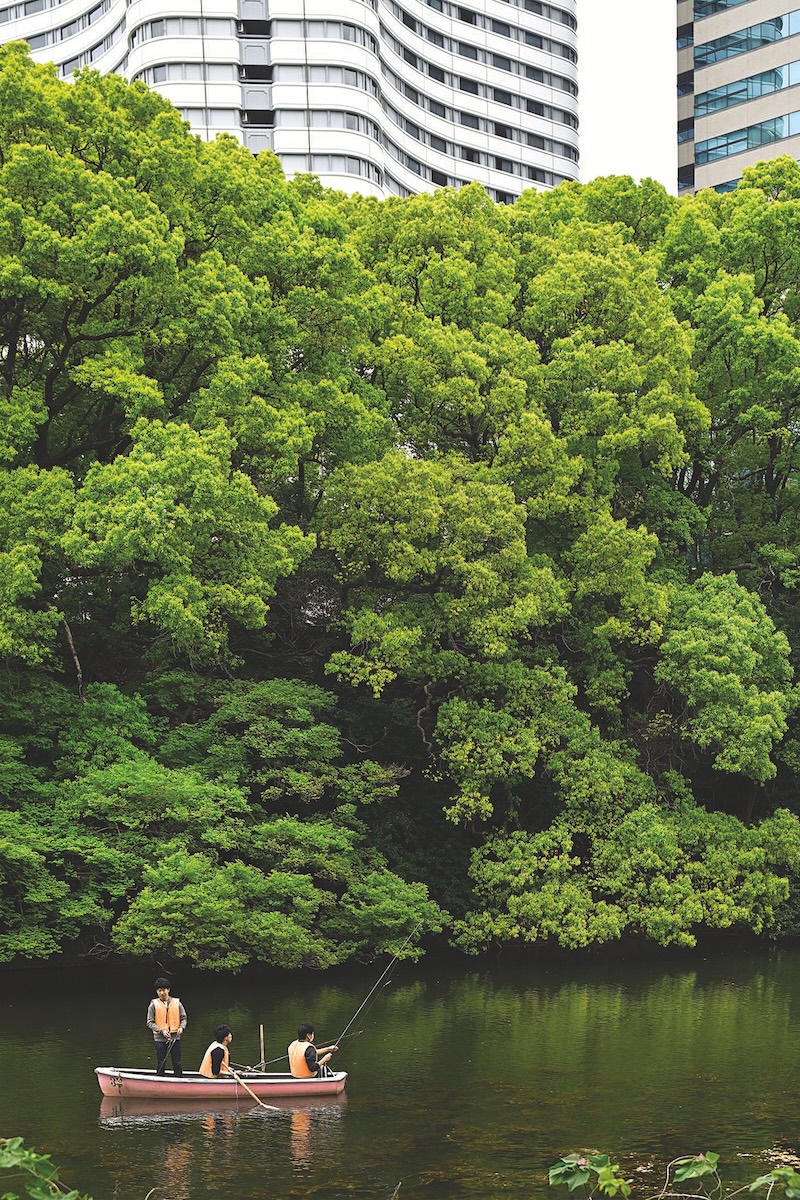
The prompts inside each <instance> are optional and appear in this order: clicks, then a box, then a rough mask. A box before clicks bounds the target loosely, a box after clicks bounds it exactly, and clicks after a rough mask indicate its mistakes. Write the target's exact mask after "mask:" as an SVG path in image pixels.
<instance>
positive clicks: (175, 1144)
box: [0, 948, 800, 1200]
mask: <svg viewBox="0 0 800 1200" xmlns="http://www.w3.org/2000/svg"><path fill="white" fill-rule="evenodd" d="M384 965H385V962H379V963H376V964H375V965H374V966H373V967H372V968H369V969H367V968H363V969H362V968H359V969H357V970H353V971H350V972H347V973H340V974H338V975H336V976H331V975H326V974H319V973H313V972H309V973H307V974H303V975H291V976H286V977H278V978H277V979H272V980H271V981H270V982H268V983H253V982H241V981H239V980H238V979H237V978H236V977H233V976H225V977H220V978H216V977H212V978H210V979H209V977H208V976H205V975H204V976H195V975H191V974H189V973H188V972H187V973H185V974H184V975H183V976H182V977H179V978H176V979H175V983H174V992H175V993H176V994H179V995H180V996H181V998H182V999H183V1001H184V1003H185V1005H186V1008H187V1011H188V1014H189V1026H188V1029H187V1031H186V1035H185V1039H184V1066H185V1067H189V1068H192V1069H194V1068H196V1066H197V1065H198V1064H199V1062H200V1058H201V1056H202V1053H203V1051H204V1049H205V1047H206V1046H207V1044H208V1043H209V1041H210V1040H211V1036H212V1032H213V1029H214V1026H215V1025H217V1024H218V1023H219V1022H221V1021H225V1022H227V1023H228V1024H229V1025H230V1026H231V1027H232V1029H233V1030H234V1042H233V1045H232V1047H231V1050H232V1057H233V1058H234V1060H235V1061H236V1062H239V1063H243V1064H248V1063H254V1062H256V1061H257V1060H258V1059H259V1056H260V1052H259V1041H258V1037H259V1034H258V1030H259V1025H260V1024H263V1025H264V1030H265V1042H266V1058H267V1059H272V1058H278V1057H279V1056H281V1055H283V1054H285V1050H286V1046H287V1044H288V1042H289V1041H290V1040H291V1038H292V1037H293V1036H294V1027H296V1025H297V1023H298V1021H301V1020H310V1021H312V1022H314V1023H315V1024H316V1028H317V1032H318V1035H319V1036H318V1039H317V1040H318V1043H320V1044H323V1045H324V1044H326V1042H328V1041H332V1040H334V1039H335V1038H336V1037H337V1036H338V1034H339V1033H340V1032H341V1031H342V1029H344V1027H345V1026H346V1025H347V1023H348V1021H349V1020H350V1018H351V1017H352V1015H353V1013H354V1012H355V1011H356V1009H357V1008H358V1006H359V1005H360V1004H361V1002H362V1001H363V1000H364V997H365V996H366V995H367V993H368V992H369V990H370V988H371V987H372V985H373V984H374V982H375V980H376V979H377V978H378V976H379V975H380V972H381V970H382V969H383V967H384ZM151 984H152V979H151V978H150V975H149V974H144V973H143V974H142V977H141V980H140V981H139V982H138V983H134V984H132V983H131V979H130V977H126V979H125V981H124V982H123V981H122V980H119V979H116V980H115V977H114V975H113V972H112V971H110V970H109V971H108V972H107V973H102V972H101V973H97V972H94V973H93V974H92V978H91V980H90V979H88V978H82V977H78V978H77V979H75V978H70V979H65V977H64V976H63V975H58V974H55V973H53V972H50V971H46V970H43V971H38V972H33V971H31V972H22V973H19V974H14V973H11V974H9V973H6V974H5V975H3V976H2V977H0V986H1V987H2V1000H0V1011H2V1014H3V1018H4V1021H3V1024H4V1034H5V1036H4V1037H3V1038H2V1041H0V1079H1V1080H2V1085H1V1086H0V1134H2V1135H3V1136H6V1137H10V1136H13V1135H17V1134H20V1135H22V1136H24V1138H25V1139H26V1142H28V1144H30V1145H31V1146H35V1147H37V1148H39V1149H41V1150H44V1151H46V1152H47V1153H49V1154H50V1155H51V1156H52V1158H53V1161H54V1163H55V1164H56V1165H57V1166H58V1167H59V1169H60V1171H61V1177H62V1180H63V1181H64V1183H65V1184H66V1185H67V1186H68V1187H70V1188H72V1187H74V1188H78V1189H79V1190H80V1191H85V1192H88V1193H89V1194H90V1195H92V1196H94V1197H95V1200H146V1197H148V1195H150V1198H151V1200H221V1198H225V1200H251V1198H252V1200H256V1198H258V1200H272V1198H275V1200H277V1198H280V1200H294V1198H303V1200H334V1198H336V1200H340V1198H341V1200H345V1198H346V1200H389V1198H390V1197H391V1196H392V1194H393V1192H394V1191H395V1189H396V1187H397V1185H398V1183H400V1184H401V1189H400V1191H399V1193H398V1195H399V1196H401V1197H402V1200H417V1198H418V1200H423V1198H424V1200H461V1198H465V1200H466V1198H470V1200H471V1198H482V1200H491V1198H492V1197H511V1198H513V1200H544V1197H545V1196H548V1195H549V1196H550V1197H552V1198H553V1200H558V1197H559V1196H560V1197H561V1200H567V1196H568V1193H567V1192H566V1190H565V1189H563V1188H562V1189H551V1188H549V1187H548V1184H547V1168H548V1167H549V1166H550V1165H551V1164H552V1163H553V1162H554V1161H555V1160H556V1159H557V1158H559V1157H560V1156H561V1155H562V1154H566V1153H569V1152H570V1151H573V1150H595V1151H607V1152H609V1153H611V1154H612V1155H613V1156H614V1158H615V1160H617V1161H619V1162H620V1163H621V1165H622V1166H623V1168H624V1169H625V1170H626V1172H628V1173H629V1174H630V1176H631V1178H633V1179H634V1180H635V1181H636V1182H637V1183H638V1184H639V1186H637V1187H636V1191H635V1195H638V1196H641V1197H645V1196H647V1195H649V1194H651V1193H652V1192H653V1191H657V1190H658V1186H659V1183H660V1180H661V1172H662V1169H663V1166H664V1164H665V1163H666V1162H667V1161H668V1160H669V1159H671V1158H673V1157H676V1156H678V1155H682V1154H693V1153H698V1152H703V1151H706V1150H713V1151H716V1152H717V1153H719V1154H720V1155H721V1156H722V1158H721V1172H722V1174H723V1176H724V1178H725V1179H726V1181H730V1182H731V1183H733V1182H734V1181H742V1182H743V1181H747V1180H750V1179H753V1178H755V1177H756V1176H757V1175H758V1174H761V1173H762V1172H763V1171H764V1170H768V1169H769V1167H770V1165H771V1164H776V1163H782V1162H795V1163H798V1161H800V949H796V948H792V949H773V950H771V951H764V952H763V953H755V954H754V953H752V952H751V953H747V954H745V953H741V954H739V953H729V954H716V955H713V956H709V957H707V958H704V957H702V956H701V955H699V954H698V955H697V956H696V957H686V958H682V959H679V960H674V959H673V960H667V961H665V960H659V959H657V958H656V959H654V958H648V959H646V960H642V961H616V962H603V963H601V962H595V961H592V962H586V961H582V962H579V963H577V962H576V963H574V964H567V965H564V964H560V965H548V966H542V965H529V966H519V965H509V964H507V963H503V962H502V960H501V961H500V962H499V963H493V964H491V965H486V964H481V965H478V966H476V965H474V964H470V963H457V964H453V963H452V962H447V963H446V964H440V965H437V964H436V963H435V962H433V961H431V960H430V958H429V959H428V960H426V961H423V962H422V963H420V964H416V965H414V964H398V965H397V966H396V967H395V969H394V971H393V972H392V974H391V976H389V982H388V983H387V985H386V986H381V987H380V988H379V989H378V991H377V992H376V993H375V996H374V998H373V1002H372V1003H371V1004H370V1006H369V1007H368V1008H367V1009H365V1011H364V1013H362V1015H361V1016H360V1017H359V1018H358V1020H357V1022H356V1024H355V1025H354V1026H353V1032H354V1033H356V1035H357V1036H355V1037H352V1038H348V1039H347V1040H346V1041H345V1042H344V1043H343V1046H342V1051H341V1053H340V1054H339V1055H338V1056H337V1059H336V1065H337V1067H340V1068H341V1069H343V1070H346V1071H348V1073H349V1078H348V1087H347V1092H346V1094H345V1095H344V1096H342V1097H341V1098H336V1099H333V1100H328V1101H326V1102H319V1103H317V1102H304V1103H303V1104H300V1103H295V1104H290V1103H289V1102H285V1107H284V1108H282V1110H281V1111H280V1112H278V1113H274V1112H266V1111H264V1110H263V1109H261V1108H258V1107H255V1106H254V1105H252V1103H249V1102H247V1101H246V1100H243V1102H242V1103H241V1104H240V1105H239V1106H238V1107H235V1106H234V1107H230V1106H226V1105H224V1104H217V1105H216V1106H215V1105H214V1104H211V1105H209V1107H208V1108H201V1109H198V1108H197V1106H196V1105H195V1106H193V1107H192V1108H191V1109H189V1110H188V1111H187V1108H188V1106H187V1105H183V1106H181V1105H180V1104H177V1105H173V1106H171V1107H169V1108H167V1107H165V1108H164V1110H163V1111H153V1110H152V1107H149V1108H148V1107H147V1106H146V1105H143V1104H141V1103H140V1104H139V1105H138V1106H137V1105H136V1104H135V1103H131V1102H129V1103H128V1104H127V1105H124V1104H120V1103H118V1102H117V1101H116V1100H103V1099H102V1097H101V1095H100V1091H99V1089H98V1086H97V1083H96V1080H95V1076H94V1067H95V1066H100V1065H104V1066H150V1065H152V1060H153V1044H152V1039H151V1038H150V1035H149V1033H148V1031H147V1030H146V1028H145V1026H144V1019H145V1012H146V1007H147V1002H148V1000H149V998H150V996H151V995H152V990H151ZM273 1069H276V1070H280V1069H284V1068H283V1067H282V1066H279V1065H277V1064H276V1066H275V1067H274V1068H273ZM653 1185H654V1186H653ZM9 1188H10V1189H11V1190H15V1189H14V1186H13V1184H12V1181H11V1180H6V1179H4V1178H2V1177H0V1193H2V1192H3V1191H6V1190H8V1189H9Z"/></svg>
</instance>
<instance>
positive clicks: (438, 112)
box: [428, 100, 447, 117]
mask: <svg viewBox="0 0 800 1200" xmlns="http://www.w3.org/2000/svg"><path fill="white" fill-rule="evenodd" d="M428 108H429V109H430V110H431V112H432V113H433V115H434V116H435V117H446V116H447V109H446V108H445V106H444V105H443V104H440V103H439V101H438V100H429V101H428Z"/></svg>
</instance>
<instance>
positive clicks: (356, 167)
mask: <svg viewBox="0 0 800 1200" xmlns="http://www.w3.org/2000/svg"><path fill="white" fill-rule="evenodd" d="M577 2H578V0H558V3H549V2H547V3H546V2H544V0H464V3H463V4H461V3H454V2H453V0H13V2H11V3H10V2H9V0H0V41H10V40H12V39H24V40H26V41H27V42H28V43H29V45H30V46H31V48H32V50H33V54H34V57H35V58H36V59H38V60H40V61H52V62H55V63H56V64H57V65H58V68H59V71H60V73H61V74H62V75H63V76H64V77H65V78H68V77H70V76H71V75H72V72H73V71H74V70H75V68H76V67H82V66H86V65H88V66H92V67H95V68H97V69H98V70H100V71H102V72H109V71H116V72H118V73H120V74H122V75H124V76H125V77H126V78H127V79H130V80H134V79H141V80H143V81H144V82H145V83H146V84H148V86H150V87H152V88H154V89H156V90H158V91H159V92H161V93H162V94H163V95H164V96H166V97H167V98H168V99H169V100H170V101H171V102H172V103H173V104H174V105H175V106H176V107H177V108H178V109H180V111H181V112H182V113H183V115H184V117H185V118H186V120H187V121H188V122H189V123H190V125H191V127H192V129H193V130H194V131H195V132H196V133H198V134H199V135H200V136H201V137H203V138H210V137H213V136H215V135H216V134H217V133H220V132H229V133H233V134H235V136H236V137H238V138H239V139H240V140H241V141H242V142H243V143H244V145H246V146H248V147H249V148H250V149H252V150H253V151H254V152H257V151H260V150H266V149H271V150H274V151H275V153H276V154H277V155H278V156H279V157H280V159H281V160H282V162H283V165H284V168H285V170H286V172H287V174H288V175H289V176H291V175H293V174H295V173H298V172H305V171H311V172H313V173H314V174H316V175H318V176H319V177H320V178H321V179H322V181H323V183H325V184H327V185H329V186H332V187H337V188H341V189H343V190H345V191H348V192H355V191H359V192H364V193H370V194H373V195H377V196H387V195H390V194H399V195H408V194H410V193H415V192H422V191H431V190H433V189H434V188H436V187H441V186H444V185H451V186H461V185H463V184H465V183H468V182H470V181H472V180H478V181H479V182H480V183H482V184H484V186H485V187H486V188H487V189H488V190H489V192H490V194H491V195H492V196H493V197H494V198H495V199H496V200H501V201H506V202H509V201H511V200H514V199H515V198H516V197H517V196H519V194H520V193H521V192H522V191H523V189H525V188H529V187H535V188H540V189H541V188H550V187H553V186H555V185H556V184H558V183H560V182H561V181H562V180H564V179H576V178H577V175H578V98H577V97H578V85H577V19H576V8H577Z"/></svg>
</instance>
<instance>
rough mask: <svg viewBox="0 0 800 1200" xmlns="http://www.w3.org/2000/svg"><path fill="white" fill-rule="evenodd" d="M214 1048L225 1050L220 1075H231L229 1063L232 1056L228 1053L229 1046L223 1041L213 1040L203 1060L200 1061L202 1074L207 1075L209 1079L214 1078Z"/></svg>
mask: <svg viewBox="0 0 800 1200" xmlns="http://www.w3.org/2000/svg"><path fill="white" fill-rule="evenodd" d="M212 1050H222V1052H223V1053H222V1062H221V1063H220V1067H219V1073H220V1075H230V1066H229V1063H230V1057H231V1056H230V1054H229V1053H228V1047H227V1046H223V1044H222V1042H212V1043H211V1045H210V1046H209V1047H208V1049H207V1050H206V1052H205V1054H204V1055H203V1061H202V1062H201V1063H200V1068H199V1070H200V1074H201V1075H205V1076H206V1078H207V1079H213V1078H214V1072H213V1071H212V1069H211V1051H212Z"/></svg>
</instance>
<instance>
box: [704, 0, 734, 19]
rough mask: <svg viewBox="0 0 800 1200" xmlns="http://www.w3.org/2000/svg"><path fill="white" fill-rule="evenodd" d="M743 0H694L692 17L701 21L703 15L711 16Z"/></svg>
mask: <svg viewBox="0 0 800 1200" xmlns="http://www.w3.org/2000/svg"><path fill="white" fill-rule="evenodd" d="M745 2H746V0H694V19H695V21H701V20H702V19H703V17H713V15H714V13H720V12H725V11H726V10H727V9H729V8H736V6H737V4H744V3H745Z"/></svg>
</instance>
